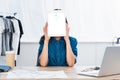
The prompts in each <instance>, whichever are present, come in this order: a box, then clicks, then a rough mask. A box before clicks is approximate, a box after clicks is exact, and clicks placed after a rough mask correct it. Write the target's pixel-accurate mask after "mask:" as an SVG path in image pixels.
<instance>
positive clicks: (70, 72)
mask: <svg viewBox="0 0 120 80" xmlns="http://www.w3.org/2000/svg"><path fill="white" fill-rule="evenodd" d="M17 69H27V70H38V71H58V70H63V71H64V72H65V74H66V75H67V77H68V78H65V79H64V78H59V79H55V78H50V79H41V78H40V79H39V80H120V75H114V76H108V77H99V78H96V77H88V76H82V75H78V74H77V73H76V69H75V67H15V68H14V69H12V70H17ZM0 80H38V79H34V78H27V79H26V78H22V79H21V78H20V79H8V78H7V73H0Z"/></svg>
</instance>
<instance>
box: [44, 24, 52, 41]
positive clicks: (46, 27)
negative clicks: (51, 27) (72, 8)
mask: <svg viewBox="0 0 120 80" xmlns="http://www.w3.org/2000/svg"><path fill="white" fill-rule="evenodd" d="M43 31H44V36H45V41H49V40H50V37H49V36H48V23H47V22H46V24H45V26H44V28H43Z"/></svg>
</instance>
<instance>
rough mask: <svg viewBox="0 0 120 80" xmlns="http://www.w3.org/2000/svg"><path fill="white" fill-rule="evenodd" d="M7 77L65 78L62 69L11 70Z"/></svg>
mask: <svg viewBox="0 0 120 80" xmlns="http://www.w3.org/2000/svg"><path fill="white" fill-rule="evenodd" d="M7 78H12V79H14V78H67V76H66V74H65V73H64V71H37V70H20V69H19V70H13V71H10V72H8V73H7Z"/></svg>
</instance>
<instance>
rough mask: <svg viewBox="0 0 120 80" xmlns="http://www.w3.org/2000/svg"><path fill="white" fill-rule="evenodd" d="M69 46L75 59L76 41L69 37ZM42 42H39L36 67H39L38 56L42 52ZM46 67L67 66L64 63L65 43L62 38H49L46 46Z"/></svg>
mask: <svg viewBox="0 0 120 80" xmlns="http://www.w3.org/2000/svg"><path fill="white" fill-rule="evenodd" d="M69 40H70V45H71V47H72V51H73V53H74V55H75V56H76V57H77V40H76V39H75V38H73V37H69ZM43 44H44V42H40V47H39V51H38V58H37V66H40V63H39V56H40V54H41V52H42V49H43ZM47 66H68V64H67V61H66V43H65V40H64V38H63V37H61V38H60V40H56V39H55V38H51V39H50V41H49V44H48V64H47Z"/></svg>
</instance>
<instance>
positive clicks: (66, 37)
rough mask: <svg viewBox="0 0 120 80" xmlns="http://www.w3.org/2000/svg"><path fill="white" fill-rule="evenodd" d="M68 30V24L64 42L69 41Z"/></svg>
mask: <svg viewBox="0 0 120 80" xmlns="http://www.w3.org/2000/svg"><path fill="white" fill-rule="evenodd" d="M69 30H70V28H69V27H68V24H66V36H64V39H65V41H67V40H68V39H69Z"/></svg>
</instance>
